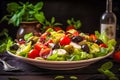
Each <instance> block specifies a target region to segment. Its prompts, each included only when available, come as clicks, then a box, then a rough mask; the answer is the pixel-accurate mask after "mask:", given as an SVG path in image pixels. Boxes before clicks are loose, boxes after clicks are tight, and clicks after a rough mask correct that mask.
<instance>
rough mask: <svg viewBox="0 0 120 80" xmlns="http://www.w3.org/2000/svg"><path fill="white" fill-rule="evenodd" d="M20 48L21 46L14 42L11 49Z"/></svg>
mask: <svg viewBox="0 0 120 80" xmlns="http://www.w3.org/2000/svg"><path fill="white" fill-rule="evenodd" d="M18 48H19V46H18V45H17V44H13V45H12V46H11V47H10V50H17V49H18Z"/></svg>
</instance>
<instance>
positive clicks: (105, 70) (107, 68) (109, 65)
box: [98, 61, 119, 80]
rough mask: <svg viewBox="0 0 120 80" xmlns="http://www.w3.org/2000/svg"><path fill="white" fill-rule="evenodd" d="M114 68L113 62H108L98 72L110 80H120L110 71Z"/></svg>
mask: <svg viewBox="0 0 120 80" xmlns="http://www.w3.org/2000/svg"><path fill="white" fill-rule="evenodd" d="M112 67H113V63H112V62H110V61H109V62H106V63H104V64H103V65H101V67H100V68H99V69H98V71H99V72H100V73H102V74H104V75H106V76H107V77H108V78H109V80H119V79H118V77H117V76H116V75H115V74H114V73H113V72H112V71H111V70H110V69H111V68H112Z"/></svg>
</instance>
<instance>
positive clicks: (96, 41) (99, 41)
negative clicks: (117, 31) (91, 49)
mask: <svg viewBox="0 0 120 80" xmlns="http://www.w3.org/2000/svg"><path fill="white" fill-rule="evenodd" d="M95 43H96V44H98V45H100V44H102V43H103V41H102V40H100V39H96V40H95Z"/></svg>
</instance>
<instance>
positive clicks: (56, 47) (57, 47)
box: [52, 44, 60, 49]
mask: <svg viewBox="0 0 120 80" xmlns="http://www.w3.org/2000/svg"><path fill="white" fill-rule="evenodd" d="M59 48H60V45H59V44H55V45H54V46H53V48H52V49H59Z"/></svg>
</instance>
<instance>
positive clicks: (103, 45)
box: [99, 43, 108, 48]
mask: <svg viewBox="0 0 120 80" xmlns="http://www.w3.org/2000/svg"><path fill="white" fill-rule="evenodd" d="M99 46H100V47H104V48H108V46H107V45H106V44H104V43H103V44H100V45H99Z"/></svg>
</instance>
